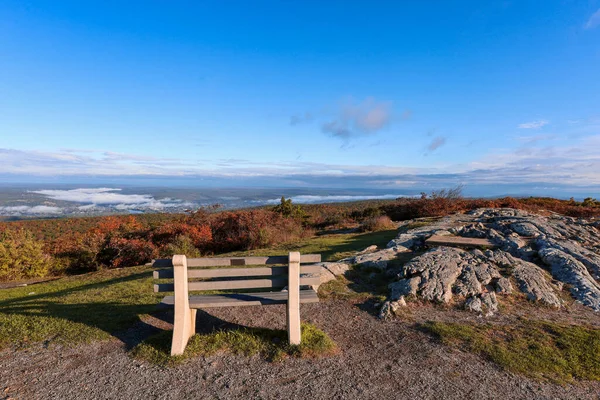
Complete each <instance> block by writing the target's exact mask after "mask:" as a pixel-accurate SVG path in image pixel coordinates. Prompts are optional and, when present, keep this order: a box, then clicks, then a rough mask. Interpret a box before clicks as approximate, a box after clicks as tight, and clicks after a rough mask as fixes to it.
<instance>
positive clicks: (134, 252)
mask: <svg viewBox="0 0 600 400" xmlns="http://www.w3.org/2000/svg"><path fill="white" fill-rule="evenodd" d="M157 254H158V251H157V249H156V247H155V246H154V245H153V244H152V243H151V242H149V241H146V240H142V239H128V238H124V237H116V236H113V237H111V238H110V239H108V241H107V243H106V244H105V246H104V248H103V249H102V250H101V251H100V253H99V254H98V261H99V262H100V263H101V264H102V265H103V266H105V267H108V268H121V267H132V266H135V265H142V264H145V263H147V262H150V261H151V260H152V259H153V258H155V257H156V256H157Z"/></svg>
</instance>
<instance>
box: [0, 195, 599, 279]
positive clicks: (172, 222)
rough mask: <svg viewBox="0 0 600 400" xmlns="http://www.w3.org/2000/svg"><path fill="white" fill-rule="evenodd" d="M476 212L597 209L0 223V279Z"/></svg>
mask: <svg viewBox="0 0 600 400" xmlns="http://www.w3.org/2000/svg"><path fill="white" fill-rule="evenodd" d="M480 207H512V208H519V209H525V210H530V211H535V212H540V211H541V212H548V211H553V212H557V213H560V214H564V215H568V216H572V217H579V218H590V217H598V216H600V202H598V201H596V200H595V199H591V198H588V199H586V200H584V201H583V202H577V201H575V200H573V199H571V200H557V199H552V198H540V197H530V198H524V199H515V198H512V197H506V198H500V199H465V198H463V197H462V196H461V195H460V190H458V189H452V190H447V191H446V190H442V191H437V192H433V193H431V194H422V196H421V198H416V199H415V198H399V199H397V200H385V201H384V200H379V201H378V200H374V201H360V202H354V203H339V204H316V205H302V206H300V205H295V204H292V202H291V201H290V200H286V199H284V198H282V199H281V204H279V205H277V206H275V207H264V208H258V209H252V210H237V211H220V212H217V211H216V210H214V209H211V208H204V209H199V210H196V211H194V212H191V213H187V214H143V215H136V216H132V215H127V216H108V217H87V218H66V219H40V220H22V221H11V222H0V280H17V279H26V278H32V277H39V276H47V275H62V274H71V273H82V272H89V271H95V270H98V269H101V268H120V267H129V266H135V265H140V264H144V263H146V262H149V261H151V260H152V259H153V258H158V257H170V256H172V255H173V254H187V255H188V256H191V257H194V256H196V257H198V256H202V255H211V254H219V253H225V252H230V251H237V250H251V249H257V248H264V247H269V246H273V245H277V244H282V243H289V242H294V241H297V240H300V239H303V238H308V237H311V236H313V235H314V234H315V233H316V232H317V231H324V230H333V229H347V228H359V229H361V228H362V229H363V230H378V229H390V227H393V224H391V221H390V220H393V221H401V220H407V219H413V218H421V217H438V216H444V215H448V214H452V213H456V212H465V211H469V210H472V209H476V208H480Z"/></svg>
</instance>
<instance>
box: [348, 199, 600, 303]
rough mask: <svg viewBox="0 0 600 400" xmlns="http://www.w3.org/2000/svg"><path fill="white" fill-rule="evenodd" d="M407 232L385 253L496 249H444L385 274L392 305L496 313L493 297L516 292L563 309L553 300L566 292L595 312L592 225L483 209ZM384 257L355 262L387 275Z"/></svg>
mask: <svg viewBox="0 0 600 400" xmlns="http://www.w3.org/2000/svg"><path fill="white" fill-rule="evenodd" d="M412 225H414V226H415V228H414V229H406V228H404V231H403V232H402V233H401V234H399V235H398V236H397V237H396V238H395V239H394V240H392V241H390V242H389V243H388V250H390V251H396V252H397V251H398V250H399V249H408V250H412V251H421V250H422V249H423V243H424V241H425V240H427V238H429V237H431V236H432V235H440V234H453V235H456V236H462V237H468V238H482V239H483V238H485V239H488V240H490V241H491V242H493V243H494V244H495V245H497V246H498V248H497V249H495V250H484V249H473V250H470V251H467V250H461V249H458V248H455V247H448V245H446V246H440V247H435V248H432V249H430V250H429V251H427V252H426V253H424V254H421V255H418V256H416V257H415V258H413V259H412V260H410V261H409V262H407V263H406V264H405V265H404V266H403V267H402V270H401V272H400V273H396V271H392V270H389V271H388V272H389V274H388V276H390V279H391V280H392V281H391V282H390V283H389V285H388V287H389V290H390V299H392V300H394V299H398V298H400V297H401V296H408V295H414V296H417V297H420V298H422V299H425V300H431V301H436V302H445V303H448V302H451V301H453V299H454V297H457V298H459V299H461V298H462V299H467V301H468V302H469V304H470V303H471V302H475V306H476V302H477V300H479V301H480V302H481V303H482V309H483V310H484V311H487V312H488V313H489V312H495V311H496V310H497V307H498V299H497V298H496V293H497V294H502V295H505V296H506V295H511V294H512V293H514V291H515V290H519V291H521V292H523V293H525V294H526V297H527V298H528V299H529V300H531V301H534V302H540V303H542V304H546V305H550V306H553V307H561V306H562V300H561V296H560V294H559V292H560V291H561V290H562V287H563V285H567V286H566V287H567V288H569V290H570V292H571V294H572V296H573V297H574V298H575V299H576V300H577V301H580V302H581V303H582V304H584V305H586V306H589V307H591V308H593V309H594V310H598V311H600V230H599V229H598V222H597V221H593V222H590V221H587V220H583V219H576V218H572V217H565V216H561V215H558V214H556V213H553V214H552V215H550V216H542V215H537V214H535V213H530V212H527V211H523V210H515V209H510V208H503V209H489V208H482V209H478V210H473V211H471V212H469V213H467V214H455V215H450V216H446V217H443V218H439V219H436V220H425V219H418V220H413V221H408V222H405V223H404V224H403V226H404V227H410V226H412ZM386 254H388V253H380V251H379V252H374V253H371V254H370V255H369V256H370V258H366V259H365V258H362V259H359V260H360V261H361V262H366V263H367V265H371V266H377V267H378V268H385V267H386V266H387V260H389V259H391V258H389V257H387V255H386ZM389 254H391V253H389ZM381 255H386V256H384V257H382V256H381ZM357 258H358V257H357ZM369 263H370V264H369ZM392 272H393V273H392ZM511 280H512V281H513V282H516V287H513V284H512V283H511Z"/></svg>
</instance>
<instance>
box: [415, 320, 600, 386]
mask: <svg viewBox="0 0 600 400" xmlns="http://www.w3.org/2000/svg"><path fill="white" fill-rule="evenodd" d="M422 328H423V329H424V330H426V331H428V332H430V333H433V334H434V335H435V336H436V337H438V338H439V339H440V340H441V341H442V342H443V343H445V344H447V345H450V346H454V347H458V348H461V349H464V350H467V351H470V352H473V353H476V354H479V355H482V356H484V357H487V358H489V359H490V360H492V361H494V362H495V363H497V364H498V365H500V366H501V367H502V368H505V369H507V370H509V371H513V372H517V373H521V374H524V375H528V376H532V377H535V378H541V379H547V380H550V381H554V382H558V383H566V382H571V381H573V380H574V379H585V380H600V357H599V354H600V330H597V329H592V328H588V327H583V326H568V325H559V324H554V323H550V322H542V321H531V320H524V319H521V320H519V322H518V323H516V324H513V325H510V326H508V325H502V326H496V325H490V324H486V325H465V324H454V323H445V322H427V323H426V324H424V325H422Z"/></svg>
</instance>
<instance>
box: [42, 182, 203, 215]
mask: <svg viewBox="0 0 600 400" xmlns="http://www.w3.org/2000/svg"><path fill="white" fill-rule="evenodd" d="M120 191H121V189H116V188H80V189H70V190H32V191H31V193H37V194H41V195H43V196H46V197H48V198H50V199H52V200H58V201H68V202H73V203H84V204H85V205H84V206H79V207H78V209H79V210H81V211H90V210H94V209H96V210H102V209H106V208H107V207H109V208H114V209H116V210H121V211H122V210H133V209H143V210H154V211H160V210H164V209H169V208H178V207H179V208H181V207H194V206H195V205H194V204H192V203H189V202H183V201H181V200H178V199H171V198H168V197H167V198H164V199H159V200H157V199H155V198H154V197H153V196H151V195H148V194H123V193H119V192H120Z"/></svg>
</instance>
